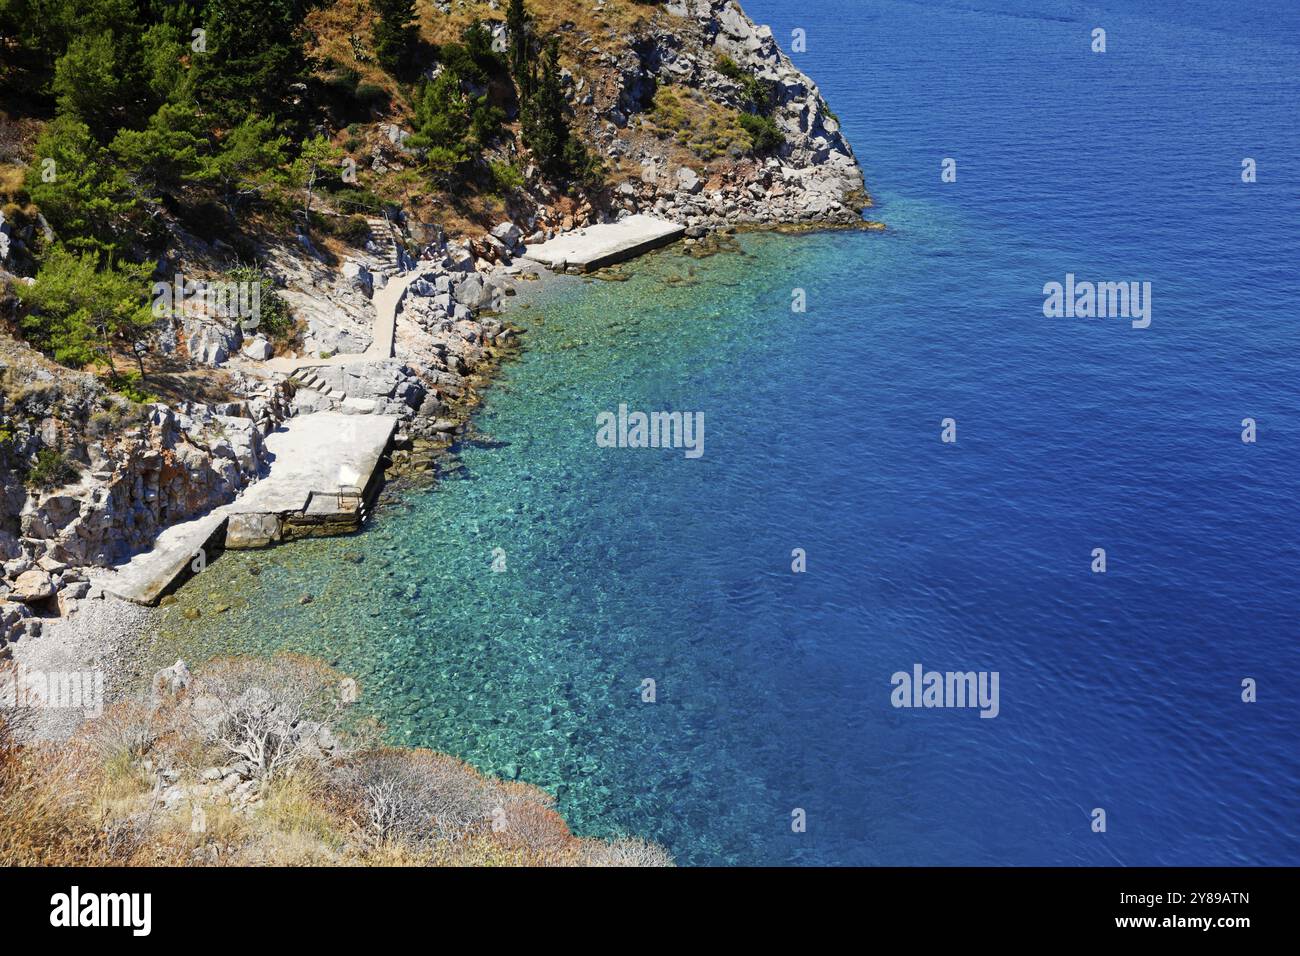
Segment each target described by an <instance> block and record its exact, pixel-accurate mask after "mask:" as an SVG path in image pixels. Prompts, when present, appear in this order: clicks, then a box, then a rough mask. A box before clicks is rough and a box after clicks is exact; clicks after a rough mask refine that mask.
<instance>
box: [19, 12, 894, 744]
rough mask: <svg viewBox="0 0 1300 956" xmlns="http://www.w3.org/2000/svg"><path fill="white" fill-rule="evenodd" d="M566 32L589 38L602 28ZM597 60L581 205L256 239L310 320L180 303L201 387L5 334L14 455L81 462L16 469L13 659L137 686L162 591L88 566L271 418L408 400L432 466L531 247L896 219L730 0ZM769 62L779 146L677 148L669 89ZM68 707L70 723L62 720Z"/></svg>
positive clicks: (175, 227) (406, 426) (742, 88)
mask: <svg viewBox="0 0 1300 956" xmlns="http://www.w3.org/2000/svg"><path fill="white" fill-rule="evenodd" d="M566 42H569V43H573V44H574V45H576V47H578V48H579V49H581V48H583V47H586V46H588V45H591V44H593V42H594V37H593V36H579V35H577V34H573V35H570V36H569V37H568V38H567V39H566ZM581 68H582V71H583V72H581V73H579V72H578V70H577V68H575V71H574V72H570V71H565V73H566V78H565V95H566V97H567V99H568V101H569V105H570V108H571V109H572V110H573V114H574V122H575V124H576V127H577V128H578V129H581V131H582V134H583V137H584V139H585V140H586V141H587V142H588V143H590V144H591V146H592V148H594V149H597V150H599V151H600V152H601V153H602V155H603V156H604V157H605V158H606V159H607V161H608V162H609V163H610V165H611V170H610V171H611V180H610V184H609V186H608V188H607V189H606V190H605V191H604V192H603V193H602V194H600V195H593V196H589V197H587V198H585V199H583V200H582V201H579V202H575V201H574V200H573V199H572V198H570V197H567V196H562V195H559V194H557V193H556V192H555V191H554V190H553V189H551V188H550V187H549V186H548V185H547V184H546V183H545V182H543V181H542V180H541V179H540V178H539V176H538V175H537V172H536V170H534V169H532V168H531V167H530V168H529V169H527V170H525V175H524V183H523V185H522V186H520V187H519V188H517V189H516V190H514V192H513V193H512V195H511V196H510V198H509V200H508V202H507V203H506V213H507V216H508V218H504V219H502V220H501V221H500V222H498V223H497V224H496V225H495V226H493V227H492V228H491V229H489V230H487V231H486V232H484V233H482V234H478V235H461V236H459V237H448V236H447V235H446V234H445V233H444V232H443V230H442V229H441V228H440V227H438V226H437V225H435V224H431V223H426V222H419V221H415V220H414V219H412V218H408V216H407V215H406V214H404V212H403V211H402V210H398V209H394V210H390V211H387V212H385V215H384V216H383V217H382V218H381V217H373V218H370V219H369V220H368V235H366V236H365V238H364V239H363V240H361V244H360V245H356V246H346V245H345V246H342V247H340V246H339V244H338V243H334V244H333V245H332V246H330V247H329V248H326V247H325V245H324V244H323V243H322V241H321V240H320V239H313V238H312V237H309V236H308V235H306V234H301V233H300V234H299V235H298V236H296V238H295V239H294V240H292V241H289V240H285V239H283V238H281V239H270V238H268V240H267V241H266V242H264V243H263V244H261V247H260V248H259V251H258V258H259V261H260V262H261V263H263V267H262V268H263V274H264V276H265V277H266V278H267V280H268V281H269V282H270V283H271V286H272V287H273V289H274V295H275V297H276V298H278V299H279V300H280V301H281V302H282V303H283V305H284V307H286V308H287V310H288V312H289V313H290V315H291V316H292V318H293V321H294V323H295V327H296V330H297V331H296V334H295V336H294V338H293V340H292V341H291V342H290V343H288V344H287V345H286V344H285V343H284V342H283V341H281V342H280V343H278V344H277V345H275V346H273V345H272V342H271V341H270V339H269V338H268V335H269V333H266V332H265V331H264V330H262V329H260V328H256V327H254V328H248V327H247V326H246V324H245V323H243V322H242V321H241V319H240V317H239V316H233V317H232V316H230V315H229V314H223V313H222V312H221V311H220V310H217V309H213V308H212V307H211V300H210V299H208V298H206V297H204V296H202V295H199V296H197V297H196V301H195V302H192V303H189V304H185V305H182V306H181V307H178V308H177V309H176V311H175V314H174V315H172V316H171V317H170V321H168V322H167V323H166V325H165V328H164V329H163V331H162V332H161V333H160V335H159V337H158V342H157V348H158V351H159V353H160V357H161V358H162V359H164V360H165V361H166V362H168V363H170V364H172V365H174V366H176V367H177V368H179V369H182V371H181V372H180V373H178V377H180V378H182V379H184V380H185V381H186V382H192V383H193V384H194V386H195V390H196V392H197V393H198V394H196V395H195V396H194V397H193V398H190V399H187V400H184V401H173V402H171V403H167V402H153V403H148V404H144V405H135V404H133V403H130V402H127V401H126V400H124V399H121V398H120V397H118V396H116V395H114V394H113V393H111V392H109V391H108V390H107V389H106V388H105V387H104V386H103V385H101V384H100V383H98V382H97V381H96V380H95V378H94V377H93V376H90V375H85V374H83V373H80V372H72V371H70V370H68V369H64V368H62V367H59V366H55V365H54V364H53V363H51V362H49V361H48V360H46V359H45V358H44V357H43V356H40V355H39V354H38V353H35V352H33V351H31V350H30V349H27V348H26V347H25V346H23V345H21V344H17V343H12V344H9V345H6V349H7V350H8V351H7V352H6V353H5V354H3V355H0V365H3V366H5V367H6V382H5V384H6V390H5V395H6V400H7V403H8V406H9V407H7V408H4V409H3V410H4V411H6V412H9V413H10V414H11V417H12V418H13V419H14V420H15V421H21V422H22V423H23V424H22V425H21V426H20V427H19V429H18V431H17V432H16V433H15V434H13V435H11V436H9V437H8V438H7V440H6V445H7V446H8V447H7V449H6V448H5V445H0V449H4V450H5V453H6V454H7V455H8V456H9V458H10V459H12V460H15V461H17V460H24V459H25V460H33V459H35V458H36V457H37V453H38V451H39V450H40V449H43V448H45V449H48V448H53V447H59V448H61V449H63V452H62V453H61V454H62V455H63V456H64V460H63V462H62V464H63V465H64V466H66V467H68V468H70V470H71V473H72V474H75V475H76V478H75V480H73V481H64V482H62V483H59V482H57V481H56V482H54V483H53V485H52V486H50V487H45V488H39V487H30V486H29V487H27V488H24V487H23V486H22V485H21V484H12V485H11V484H8V483H6V487H5V489H4V501H3V504H4V512H5V515H6V519H5V522H4V524H3V525H0V569H2V571H3V574H0V658H3V657H5V656H8V655H10V654H12V656H13V657H14V658H15V660H16V661H17V662H18V663H19V664H21V665H22V666H25V667H29V668H50V667H54V666H55V665H58V666H59V667H63V668H66V667H74V668H81V667H87V666H93V667H102V668H104V669H106V670H108V671H109V672H111V673H110V676H109V679H108V680H107V681H106V687H107V688H109V689H110V692H116V691H117V690H120V689H121V688H122V686H123V685H124V684H126V683H129V681H125V680H123V679H122V673H123V672H124V670H125V665H124V662H126V661H128V660H129V659H131V657H132V653H131V647H130V645H131V644H132V642H133V641H137V640H138V637H139V635H141V634H143V633H146V632H147V631H148V630H149V628H150V627H151V621H152V617H151V612H150V611H149V610H147V609H143V608H137V607H135V606H131V605H125V604H123V602H119V601H117V600H115V599H112V598H109V597H106V596H105V594H104V592H103V590H102V589H101V588H100V587H97V586H96V583H95V582H96V578H97V575H99V574H100V573H102V572H101V570H100V569H106V568H110V567H112V566H115V565H120V564H121V563H122V562H124V561H126V560H127V559H129V558H130V557H131V556H132V555H135V554H139V553H142V552H145V551H147V550H148V549H149V548H151V547H152V545H153V542H154V540H155V539H156V538H157V536H158V534H159V533H160V532H161V531H162V530H163V529H165V528H168V527H170V526H173V525H176V524H178V523H180V522H184V521H187V520H190V519H193V518H195V517H197V516H200V515H203V514H206V513H208V512H210V511H211V510H212V509H214V508H216V507H219V506H223V505H226V504H229V503H230V502H232V501H233V500H235V499H236V498H237V497H238V496H239V495H241V494H242V493H243V492H244V491H246V490H247V489H249V488H250V487H252V486H254V485H255V484H256V483H257V482H258V481H259V480H262V479H264V478H265V477H266V476H267V474H268V470H269V468H270V467H271V465H272V462H271V461H270V458H271V457H272V456H270V455H268V452H267V449H266V446H265V439H266V437H267V436H268V435H270V434H271V433H273V432H275V431H276V430H277V429H280V428H282V427H283V426H284V424H285V423H286V422H288V421H290V420H292V419H294V418H296V417H299V416H303V415H311V414H315V413H317V412H324V411H329V412H334V413H343V414H347V415H391V416H395V417H396V418H397V419H399V426H398V430H397V434H396V436H395V439H394V441H393V446H392V449H391V466H390V468H389V475H390V477H393V478H396V477H398V476H402V478H403V480H414V479H416V478H418V476H421V475H432V474H433V472H434V471H435V470H436V469H435V467H434V466H435V463H436V462H437V460H438V458H439V457H440V455H441V454H442V453H443V452H445V451H446V449H447V448H449V447H450V446H451V445H452V444H453V443H454V441H455V440H456V439H457V437H458V436H460V435H463V434H464V431H465V429H466V427H467V422H468V421H469V419H470V416H471V415H472V412H473V409H474V407H475V405H476V404H477V403H478V400H479V395H480V392H481V390H482V389H483V388H484V387H485V386H486V385H487V384H488V383H489V382H490V381H491V379H492V377H493V375H494V373H495V371H496V369H497V368H498V367H499V365H500V363H501V362H503V361H508V360H509V358H510V357H511V356H512V355H513V354H514V353H515V352H516V351H517V350H518V349H519V348H520V347H521V344H522V342H521V330H520V329H519V328H517V327H516V326H514V325H512V324H511V323H510V322H509V321H508V315H509V311H508V303H509V301H510V299H511V298H512V297H513V296H515V295H516V294H517V293H518V292H519V291H520V290H521V288H522V285H523V284H524V283H532V282H537V281H542V280H543V279H544V277H545V276H547V275H549V273H548V272H547V270H546V269H544V268H543V267H541V266H540V265H539V264H538V263H536V262H534V261H532V260H530V259H528V258H527V248H528V246H534V247H535V246H537V245H539V244H541V243H545V242H547V241H549V240H553V239H555V238H556V237H557V236H561V235H570V234H573V233H575V232H576V233H581V232H582V231H583V230H584V229H587V228H590V227H593V226H598V225H600V224H605V223H617V222H621V221H622V220H625V219H627V218H628V217H632V216H652V217H655V218H656V219H660V220H665V221H667V222H669V223H672V224H675V225H676V226H677V228H678V229H680V230H681V231H682V232H683V234H684V236H685V239H684V242H685V246H686V248H685V251H686V252H687V253H688V254H692V255H708V254H713V253H715V252H718V251H725V250H726V249H727V248H728V247H729V246H730V245H731V244H732V243H733V241H734V240H733V239H732V237H731V236H732V234H734V233H736V232H740V231H749V230H755V229H758V230H779V231H791V232H802V231H808V230H812V229H825V228H878V227H879V226H878V224H874V223H867V222H865V221H864V220H863V217H862V215H861V209H862V208H863V207H865V206H868V205H870V199H869V197H868V196H867V193H866V191H865V188H864V180H863V174H862V170H861V169H860V167H859V166H858V162H857V159H856V158H855V156H854V154H853V150H852V148H851V146H850V145H849V144H848V142H847V140H846V139H845V138H844V136H843V134H842V132H841V130H840V126H839V122H838V120H837V119H836V118H835V116H834V114H833V113H832V112H831V110H830V108H829V106H828V105H827V104H826V102H825V100H824V99H823V98H822V96H821V93H820V91H819V90H818V88H817V86H816V84H815V83H814V82H813V81H812V80H811V79H810V78H809V77H807V76H806V75H805V74H803V73H802V72H801V71H799V70H798V69H797V68H796V67H795V66H794V65H793V63H792V62H791V60H790V58H789V57H787V56H786V55H785V54H784V53H783V52H782V51H781V50H780V48H779V47H778V46H777V44H776V42H775V40H774V38H773V36H772V33H771V31H770V30H769V29H768V28H766V27H759V26H756V25H755V24H753V22H752V21H750V20H749V19H748V17H746V16H745V14H744V13H743V12H742V11H741V10H740V8H739V7H738V6H737V5H736V4H735V3H733V2H731V0H671V2H667V3H664V4H663V5H662V6H661V7H659V8H657V10H656V11H655V12H654V14H653V16H652V17H651V18H650V19H649V20H648V21H646V22H644V23H642V24H640V25H639V26H638V32H637V34H636V35H634V36H629V37H627V38H626V42H625V43H624V44H623V45H622V46H621V47H619V48H617V49H616V50H613V51H611V50H609V49H605V50H601V51H597V50H596V49H595V48H594V46H593V47H592V50H591V55H590V57H589V62H582V63H581ZM756 82H757V83H761V84H763V88H764V89H766V90H768V91H770V97H771V103H770V109H769V112H768V117H769V119H770V121H771V123H772V124H773V125H774V128H775V129H776V130H778V131H779V135H780V136H781V137H782V142H783V145H782V147H781V149H780V150H779V151H777V152H775V153H772V154H768V155H757V154H753V155H749V154H744V153H742V152H738V151H736V149H735V148H734V147H732V150H731V152H730V153H729V154H727V155H723V156H721V158H719V159H717V160H715V161H701V160H700V158H699V155H698V153H693V152H692V151H691V150H690V149H685V148H682V146H681V143H682V135H683V134H682V132H681V131H680V130H679V131H678V133H677V134H676V135H667V134H671V132H672V131H671V130H665V128H664V125H663V124H664V123H666V122H669V121H670V120H671V119H672V117H673V115H674V114H673V112H672V110H671V109H669V108H668V106H671V105H673V104H674V103H676V101H675V100H674V101H672V102H671V103H669V104H668V105H665V103H664V102H661V100H662V96H661V95H660V93H661V91H663V90H669V91H671V92H672V95H673V96H674V97H677V96H688V97H696V100H694V101H692V103H689V104H685V106H684V107H683V108H685V107H689V108H690V109H702V110H706V111H707V110H713V109H724V110H726V109H730V110H733V111H734V110H738V109H740V108H742V107H743V106H744V105H745V103H746V102H747V100H746V98H747V97H749V96H752V95H753V89H754V85H753V84H754V83H756ZM673 108H676V107H675V106H674V107H673ZM407 135H408V134H407V133H406V131H404V130H402V129H400V128H399V127H397V126H392V127H391V128H390V130H389V132H388V134H387V137H386V139H385V141H384V143H383V145H382V146H381V147H376V149H375V152H374V154H373V155H372V158H371V159H372V165H373V166H374V167H375V168H376V169H377V170H378V169H381V168H385V167H396V168H402V167H401V164H403V163H409V162H410V160H411V155H410V151H409V150H407V149H406V148H405V146H404V140H405V138H406V136H407ZM687 145H688V146H690V145H692V144H690V143H687ZM324 214H325V215H334V216H340V217H341V215H342V214H341V213H337V212H333V211H331V210H329V209H325V211H324ZM169 227H170V229H171V230H172V234H173V237H174V245H173V249H172V250H171V252H169V254H168V256H167V257H166V258H165V260H164V261H163V262H160V264H159V269H160V270H161V271H162V272H163V274H164V275H165V276H166V278H167V281H168V282H170V283H172V284H174V285H175V286H176V287H177V288H178V289H179V290H182V291H184V290H186V289H189V288H191V287H192V288H193V289H194V290H195V291H199V292H202V291H203V290H204V289H205V286H206V285H207V283H208V282H209V280H210V279H212V278H214V277H220V276H222V275H223V274H225V272H226V270H227V269H229V268H230V264H231V253H232V250H231V249H230V248H229V246H226V245H225V244H224V243H222V242H221V241H220V240H213V241H208V240H205V239H203V238H201V237H199V236H196V235H193V234H192V233H191V232H189V231H187V230H186V229H185V228H184V227H183V226H182V225H181V224H180V223H179V222H171V223H169ZM568 271H573V270H568ZM16 281H30V280H22V279H18V280H16ZM181 299H182V300H185V299H186V296H185V295H183V294H182V295H181ZM10 353H12V354H10ZM277 353H278V354H277ZM186 376H188V378H186ZM14 413H17V414H14ZM3 464H4V463H3V462H0V466H3ZM272 540H278V538H275V537H273V538H272ZM61 726H62V724H61V723H60V722H59V721H57V720H56V721H54V724H53V725H52V728H53V730H52V732H56V733H57V732H59V731H58V729H57V728H58V727H61Z"/></svg>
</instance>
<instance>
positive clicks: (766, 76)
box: [609, 0, 869, 229]
mask: <svg viewBox="0 0 1300 956" xmlns="http://www.w3.org/2000/svg"><path fill="white" fill-rule="evenodd" d="M663 10H664V11H665V12H666V13H667V14H669V15H670V16H669V17H668V18H667V20H666V21H665V20H660V21H658V24H659V26H658V29H653V30H651V31H650V32H648V33H647V34H645V35H643V36H640V37H638V38H636V39H635V40H634V42H632V43H631V44H630V45H629V47H628V52H627V53H625V54H623V55H622V56H621V57H619V58H617V63H618V67H619V69H620V71H621V72H620V76H621V82H620V87H621V93H620V95H619V99H618V104H617V106H616V109H617V111H618V112H619V113H620V114H621V113H623V112H624V111H627V110H629V109H631V110H636V109H637V108H638V105H639V108H640V109H645V108H647V106H648V104H647V103H646V96H645V94H644V93H643V92H639V91H642V90H645V89H653V88H655V87H656V86H657V85H659V84H676V85H681V86H687V87H690V88H692V89H695V90H698V91H700V92H702V93H703V94H704V95H705V96H707V97H708V98H709V99H711V100H713V101H715V102H718V103H721V104H724V105H726V106H729V107H732V108H734V109H738V110H743V109H745V108H746V107H747V105H748V103H747V93H746V88H745V85H744V84H742V83H741V82H740V81H739V80H737V79H735V78H732V77H731V76H728V75H725V74H724V73H723V72H722V71H721V70H720V69H719V67H720V65H721V64H722V63H723V62H724V60H723V58H724V57H725V58H726V59H729V60H730V61H731V62H732V63H734V64H736V66H737V67H738V68H739V70H740V72H741V74H742V75H744V76H749V77H753V78H754V79H755V80H757V81H758V82H760V83H761V84H763V85H764V86H766V88H768V89H770V90H771V91H772V96H773V100H772V104H771V107H770V110H769V115H770V117H771V119H772V120H773V122H774V123H775V124H776V126H777V128H778V129H779V130H780V132H781V134H782V135H783V136H784V139H785V144H784V146H782V147H781V148H780V150H778V151H777V152H776V153H775V154H774V155H772V156H768V157H766V158H762V159H759V158H756V157H745V158H741V159H737V160H736V161H735V162H733V163H730V164H727V167H728V168H725V169H722V170H718V169H713V170H711V171H710V170H703V169H698V168H696V167H695V166H692V165H689V164H688V165H675V164H674V163H673V162H672V160H671V159H670V158H669V156H668V153H667V151H663V150H655V149H653V148H651V149H646V148H644V147H642V149H641V151H640V152H641V156H640V162H641V170H642V172H641V176H640V177H639V179H638V180H635V181H632V182H629V183H626V184H624V186H623V187H622V188H621V191H620V193H619V195H618V197H617V201H618V202H619V203H620V204H621V206H622V208H623V209H625V210H627V211H628V212H653V213H654V214H655V215H657V216H661V217H664V218H668V219H672V220H674V221H676V222H681V223H682V224H684V225H687V226H692V227H703V228H708V229H717V228H722V227H725V226H731V225H741V224H757V225H788V224H794V223H810V224H825V225H854V224H857V223H860V222H861V221H862V216H861V212H860V210H861V209H862V207H863V206H865V205H867V204H868V202H869V200H868V198H867V195H866V192H865V186H864V180H863V175H862V170H861V168H860V167H859V166H858V162H857V159H856V157H855V156H854V154H853V148H852V147H851V146H850V145H849V143H848V141H847V140H846V139H845V137H844V135H843V132H842V131H841V129H840V125H839V122H838V120H837V119H836V118H835V117H834V114H833V113H832V112H831V110H830V107H829V106H828V105H827V104H826V101H825V99H823V97H822V95H821V92H820V91H819V90H818V88H817V84H816V83H814V82H813V81H812V80H811V79H810V78H809V77H808V76H807V75H806V74H804V73H803V72H801V71H800V70H799V69H798V68H797V67H795V66H794V64H793V63H792V62H791V61H790V59H789V57H787V56H786V55H785V54H784V53H783V52H782V51H781V49H780V47H779V46H778V45H777V43H776V40H775V39H774V38H773V36H772V31H771V30H770V29H769V28H768V27H765V26H756V25H755V24H754V23H753V22H752V21H751V20H750V19H749V18H748V17H747V16H745V14H744V12H743V11H742V10H741V9H740V7H739V6H738V5H737V4H736V3H734V2H733V0H677V2H673V3H668V4H665V5H664V7H663ZM618 119H619V117H617V116H615V117H612V118H611V121H612V122H614V123H615V125H618ZM609 139H612V137H609ZM698 165H700V166H703V165H704V164H698Z"/></svg>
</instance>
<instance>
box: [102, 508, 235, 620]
mask: <svg viewBox="0 0 1300 956" xmlns="http://www.w3.org/2000/svg"><path fill="white" fill-rule="evenodd" d="M226 521H227V516H226V513H225V509H223V508H217V509H216V510H214V511H210V512H208V513H207V514H206V515H204V516H203V517H201V518H195V519H194V520H192V521H184V522H181V523H180V524H175V525H172V526H171V527H170V528H167V529H166V530H165V531H163V533H162V534H160V535H158V538H157V539H156V540H155V541H154V545H153V549H152V550H150V551H145V552H144V553H143V554H138V555H136V556H135V557H134V558H132V559H131V560H130V561H128V562H127V563H126V564H124V565H121V566H120V567H118V568H117V569H115V570H114V571H104V572H98V573H96V574H93V575H92V578H91V580H92V581H93V582H94V583H95V584H98V585H99V586H100V587H102V588H103V589H104V591H105V592H106V593H108V594H112V595H113V596H114V597H120V598H122V599H123V600H126V601H134V602H135V603H136V604H157V603H158V602H159V601H160V600H162V598H163V596H164V595H165V594H166V593H167V592H168V591H170V590H172V589H173V588H175V587H178V586H179V585H180V584H182V583H183V582H184V581H185V580H187V579H188V578H190V577H192V576H193V575H194V574H197V573H199V572H200V571H202V570H203V568H204V567H206V566H207V563H208V562H209V561H211V560H212V559H213V558H215V557H216V556H217V555H218V554H220V553H221V550H222V548H223V547H224V546H225V538H226Z"/></svg>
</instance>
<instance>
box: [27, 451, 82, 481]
mask: <svg viewBox="0 0 1300 956" xmlns="http://www.w3.org/2000/svg"><path fill="white" fill-rule="evenodd" d="M80 477H81V472H80V471H79V470H78V469H77V467H76V466H75V465H74V464H73V463H72V462H70V461H68V459H67V458H65V457H64V456H63V453H62V452H59V451H55V450H54V449H53V448H42V449H41V450H40V451H38V452H37V453H36V464H34V465H32V467H31V469H30V470H29V471H28V472H27V483H28V484H29V485H31V486H32V487H35V488H59V487H62V486H63V485H67V484H71V483H72V482H74V481H76V480H77V479H78V478H80Z"/></svg>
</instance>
